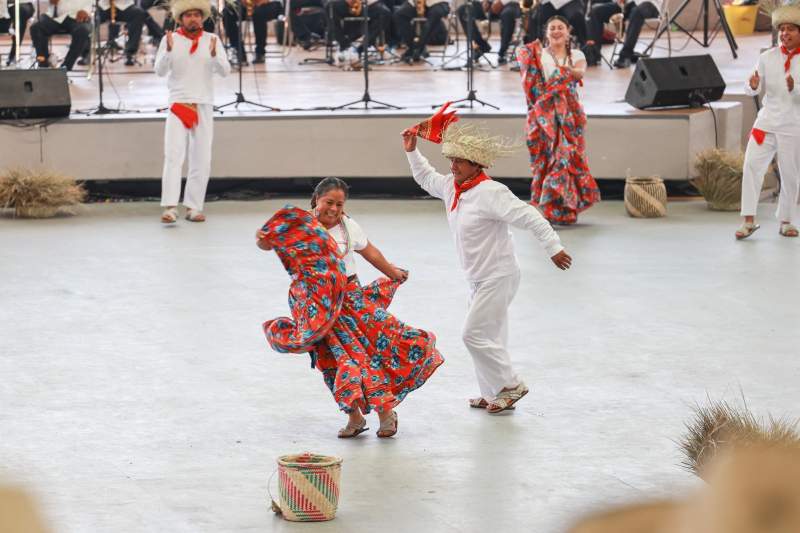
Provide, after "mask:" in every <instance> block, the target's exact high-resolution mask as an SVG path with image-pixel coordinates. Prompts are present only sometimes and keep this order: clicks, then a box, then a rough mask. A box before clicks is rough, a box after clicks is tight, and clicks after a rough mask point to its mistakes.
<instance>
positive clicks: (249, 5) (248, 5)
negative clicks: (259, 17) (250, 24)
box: [244, 0, 256, 18]
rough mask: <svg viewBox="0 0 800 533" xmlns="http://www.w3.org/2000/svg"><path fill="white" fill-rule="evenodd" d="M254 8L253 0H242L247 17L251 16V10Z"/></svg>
mask: <svg viewBox="0 0 800 533" xmlns="http://www.w3.org/2000/svg"><path fill="white" fill-rule="evenodd" d="M255 8H256V4H255V0H244V9H245V13H246V16H247V18H253V10H254V9H255Z"/></svg>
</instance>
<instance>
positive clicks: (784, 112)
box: [745, 46, 800, 136]
mask: <svg viewBox="0 0 800 533" xmlns="http://www.w3.org/2000/svg"><path fill="white" fill-rule="evenodd" d="M788 58H789V57H788V55H786V54H785V53H784V52H783V51H781V47H780V46H776V47H775V48H770V49H769V50H767V51H766V52H764V53H763V54H761V56H760V57H759V58H758V66H757V67H756V70H757V71H758V75H759V78H760V79H759V84H758V87H756V89H755V90H753V89H752V88H751V87H750V76H749V75H748V76H747V79H746V80H745V93H746V94H747V95H748V96H757V95H758V94H759V93H760V92H761V91H762V89H765V94H764V100H763V106H762V107H761V110H760V111H759V112H758V116H757V117H756V121H755V123H754V124H753V128H754V129H756V130H762V131H764V132H767V133H776V134H782V135H792V136H799V135H800V55H798V56H795V57H793V58H792V59H791V61H790V62H789V68H788V71H787V70H786V62H787V59H788ZM787 74H791V75H792V78H794V89H793V90H792V91H791V92H790V91H789V89H788V88H787V86H786V76H787Z"/></svg>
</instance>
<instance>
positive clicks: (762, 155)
mask: <svg viewBox="0 0 800 533" xmlns="http://www.w3.org/2000/svg"><path fill="white" fill-rule="evenodd" d="M776 152H777V154H778V170H779V171H780V174H781V193H780V196H779V197H778V210H777V212H776V216H777V217H778V220H780V221H782V222H791V221H792V219H793V218H795V215H796V213H797V195H798V186H800V137H793V136H789V135H781V134H775V133H767V134H766V135H765V136H764V142H763V143H761V144H760V145H759V144H758V143H756V141H755V139H753V136H752V135H751V136H750V140H749V141H748V142H747V150H746V151H745V153H744V175H743V176H742V216H755V215H756V211H757V210H758V198H759V196H760V195H761V187H762V185H763V183H764V174H766V173H767V169H768V168H769V165H770V163H771V162H772V158H773V157H774V156H775V153H776Z"/></svg>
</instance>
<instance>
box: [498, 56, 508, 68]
mask: <svg viewBox="0 0 800 533" xmlns="http://www.w3.org/2000/svg"><path fill="white" fill-rule="evenodd" d="M507 63H508V59H506V56H505V54H504V55H499V56H497V65H498V66H501V65H505V64H507Z"/></svg>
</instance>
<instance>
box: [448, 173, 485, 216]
mask: <svg viewBox="0 0 800 533" xmlns="http://www.w3.org/2000/svg"><path fill="white" fill-rule="evenodd" d="M490 179H492V178H490V177H489V176H487V175H486V173H485V172H483V171H481V173H480V174H478V175H477V176H475V177H474V178H472V179H470V180H467V181H465V182H464V183H461V184H459V183H458V182H455V181H454V182H453V185H455V186H456V195H455V197H453V205H452V206H450V211H453V210H454V209H455V208H456V207H458V197H459V196H461V194H462V193H464V192H466V191H468V190H470V189H471V188H473V187H475V186H476V185H478V184H479V183H480V182H482V181H487V180H490Z"/></svg>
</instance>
